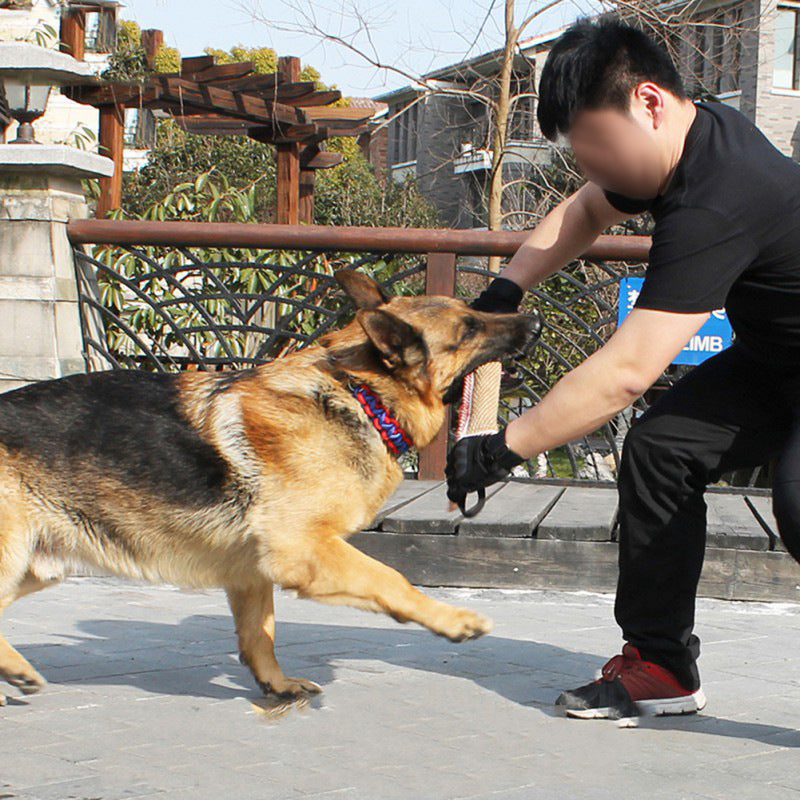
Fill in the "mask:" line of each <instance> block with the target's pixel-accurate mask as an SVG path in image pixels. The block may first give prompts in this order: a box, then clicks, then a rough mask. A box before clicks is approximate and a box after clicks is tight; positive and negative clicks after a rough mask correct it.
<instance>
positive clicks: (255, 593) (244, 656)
mask: <svg viewBox="0 0 800 800" xmlns="http://www.w3.org/2000/svg"><path fill="white" fill-rule="evenodd" d="M272 586H273V585H272V581H270V580H267V579H264V580H263V581H260V582H258V583H256V584H254V585H252V586H249V587H247V588H231V587H229V588H227V589H226V590H225V591H226V593H227V595H228V603H229V604H230V607H231V611H232V612H233V618H234V621H235V622H236V634H237V636H238V637H239V659H240V660H241V662H242V663H243V664H245V665H246V666H247V667H249V668H250V671H251V672H252V673H253V677H255V679H256V683H257V684H258V685H259V687H260V688H261V689H262V691H263V692H264V693H265V694H276V695H278V696H280V697H285V698H290V697H298V696H300V695H303V694H308V693H312V694H316V693H317V692H321V691H322V689H321V688H320V687H319V686H317V684H316V683H313V682H312V681H308V680H304V679H303V678H287V677H286V676H285V675H284V674H283V670H282V669H281V667H280V665H279V664H278V661H277V659H276V658H275V605H274V600H273V592H272Z"/></svg>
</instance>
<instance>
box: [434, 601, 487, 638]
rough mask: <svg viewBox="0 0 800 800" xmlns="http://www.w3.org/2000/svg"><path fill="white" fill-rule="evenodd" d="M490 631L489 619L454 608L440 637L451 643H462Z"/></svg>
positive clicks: (472, 612)
mask: <svg viewBox="0 0 800 800" xmlns="http://www.w3.org/2000/svg"><path fill="white" fill-rule="evenodd" d="M491 630H492V621H491V620H490V619H489V617H485V616H484V615H483V614H476V613H475V612H474V611H467V610H466V609H464V608H456V609H453V614H452V617H451V618H450V620H448V622H447V624H446V625H445V628H444V630H443V631H442V635H443V636H446V637H447V638H448V639H450V641H451V642H463V641H466V640H467V639H477V638H478V637H479V636H483V634H484V633H489V632H490V631H491Z"/></svg>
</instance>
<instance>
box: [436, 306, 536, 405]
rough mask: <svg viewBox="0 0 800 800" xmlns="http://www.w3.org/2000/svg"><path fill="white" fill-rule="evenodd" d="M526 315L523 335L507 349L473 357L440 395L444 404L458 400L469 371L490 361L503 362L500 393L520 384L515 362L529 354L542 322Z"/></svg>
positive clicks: (515, 387)
mask: <svg viewBox="0 0 800 800" xmlns="http://www.w3.org/2000/svg"><path fill="white" fill-rule="evenodd" d="M526 316H527V320H528V322H527V326H526V329H525V332H524V335H523V337H522V338H521V339H519V340H517V341H516V342H513V343H511V344H510V346H509V347H508V349H499V350H498V351H496V352H493V353H492V352H490V353H487V354H485V355H483V356H481V357H480V358H476V359H473V360H472V361H471V362H470V363H469V364H467V366H466V367H464V369H463V370H461V372H460V373H459V374H458V376H457V377H456V378H455V379H454V380H453V382H452V383H451V384H450V386H448V387H447V390H446V391H445V393H444V395H443V396H442V402H444V403H445V405H447V404H450V403H457V402H459V401H460V400H461V395H462V394H463V392H464V378H466V377H467V375H469V373H470V372H474V371H475V370H476V369H478V367H481V366H483V365H484V364H488V363H490V362H492V361H500V362H501V363H502V364H503V377H502V378H501V382H500V392H501V394H506V393H508V392H509V391H514V389H518V388H519V387H520V386H521V385H522V382H523V380H522V377H521V376H520V375H519V373H518V371H517V368H516V362H517V361H518V360H519V359H521V358H524V357H525V356H527V355H529V354H530V352H531V350H532V349H533V347H534V345H535V344H536V342H537V341H538V340H539V337H540V336H541V331H542V322H541V318H540V317H539V316H538V315H535V316H534V315H526Z"/></svg>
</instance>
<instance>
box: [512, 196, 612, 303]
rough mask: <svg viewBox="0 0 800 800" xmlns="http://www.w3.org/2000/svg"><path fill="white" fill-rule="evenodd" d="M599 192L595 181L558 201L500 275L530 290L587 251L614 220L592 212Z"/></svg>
mask: <svg viewBox="0 0 800 800" xmlns="http://www.w3.org/2000/svg"><path fill="white" fill-rule="evenodd" d="M599 191H602V190H600V189H599V188H598V187H596V186H594V185H593V184H586V185H584V186H583V187H581V188H580V189H579V190H578V191H577V192H575V193H574V194H572V195H570V196H569V197H568V198H567V199H566V200H564V201H563V202H561V203H559V204H558V205H557V206H556V207H555V208H554V209H553V210H552V211H551V212H550V213H549V214H548V215H547V216H546V217H545V218H544V219H543V220H542V221H541V222H540V223H539V224H538V225H537V226H536V228H534V230H533V231H532V232H531V234H530V235H529V236H528V237H527V239H525V241H524V242H523V243H522V245H520V247H519V249H518V250H517V252H516V253H515V254H514V256H513V257H512V258H511V260H510V261H509V262H508V266H507V267H506V268H505V269H504V270H503V271H502V272H501V273H500V274H501V276H502V277H504V278H508V279H509V280H512V281H514V283H516V284H517V285H518V286H520V287H522V288H523V289H530V288H531V286H534V285H535V284H537V283H539V282H540V281H542V280H544V279H545V278H546V277H547V276H548V275H551V274H552V273H553V272H555V271H556V270H559V269H561V268H562V267H563V266H564V265H565V264H568V263H569V262H570V261H572V260H574V259H575V258H577V257H578V256H580V255H582V254H583V253H585V252H586V250H587V249H588V248H589V247H590V245H591V244H592V243H593V242H594V241H595V239H597V237H598V236H599V235H600V234H601V233H602V232H603V231H604V230H605V229H606V228H607V227H608V225H610V224H612V223H613V222H614V219H611V218H604V217H600V216H598V215H597V214H596V213H593V211H592V207H593V205H596V204H597V203H596V193H597V192H599ZM622 216H624V215H620V218H621V217H622Z"/></svg>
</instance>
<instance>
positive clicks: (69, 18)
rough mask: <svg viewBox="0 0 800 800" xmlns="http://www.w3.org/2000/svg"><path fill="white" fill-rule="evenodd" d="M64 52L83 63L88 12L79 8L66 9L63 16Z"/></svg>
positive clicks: (61, 46) (62, 37) (62, 41)
mask: <svg viewBox="0 0 800 800" xmlns="http://www.w3.org/2000/svg"><path fill="white" fill-rule="evenodd" d="M60 38H61V45H60V48H61V50H62V52H64V53H69V54H70V55H71V56H72V57H73V58H76V59H78V61H83V57H84V54H85V50H86V12H85V11H82V10H81V9H79V8H69V7H67V8H65V9H63V11H62V14H61V32H60Z"/></svg>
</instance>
